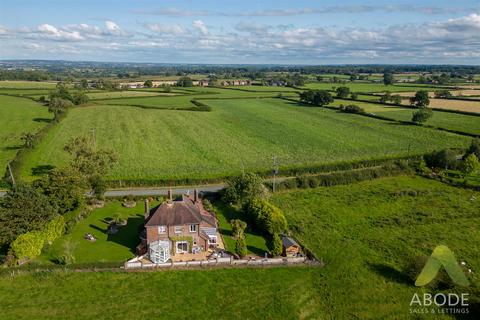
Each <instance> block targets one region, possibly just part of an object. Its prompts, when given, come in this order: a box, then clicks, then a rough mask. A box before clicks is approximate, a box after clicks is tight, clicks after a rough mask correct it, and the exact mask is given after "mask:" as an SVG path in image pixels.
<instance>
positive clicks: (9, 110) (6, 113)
mask: <svg viewBox="0 0 480 320" xmlns="http://www.w3.org/2000/svg"><path fill="white" fill-rule="evenodd" d="M50 119H52V116H51V114H49V112H48V110H47V108H46V107H43V106H41V105H39V104H38V103H36V102H34V101H32V100H29V99H24V98H17V97H9V96H2V95H0V149H1V152H0V171H1V174H2V175H3V173H4V170H5V168H6V166H7V163H8V162H9V161H10V160H12V159H13V157H14V156H15V154H16V153H17V151H18V149H19V148H21V147H22V146H23V142H22V141H21V140H20V137H21V136H22V134H23V133H27V132H31V133H34V132H37V131H38V130H39V129H41V128H42V127H44V126H45V125H46V123H47V122H48V121H50Z"/></svg>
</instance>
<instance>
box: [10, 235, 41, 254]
mask: <svg viewBox="0 0 480 320" xmlns="http://www.w3.org/2000/svg"><path fill="white" fill-rule="evenodd" d="M44 243H45V236H44V235H43V234H42V233H41V232H39V231H30V232H27V233H24V234H22V235H20V236H18V238H17V239H15V241H13V242H12V244H11V249H12V251H13V253H14V255H15V257H16V258H17V259H24V258H30V259H31V258H35V257H36V256H38V255H40V253H41V252H42V248H43V245H44Z"/></svg>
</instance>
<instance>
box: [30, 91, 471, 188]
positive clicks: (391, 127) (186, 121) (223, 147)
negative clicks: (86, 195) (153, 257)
mask: <svg viewBox="0 0 480 320" xmlns="http://www.w3.org/2000/svg"><path fill="white" fill-rule="evenodd" d="M218 90H223V89H218ZM228 91H234V90H228ZM204 96H207V95H204ZM189 98H190V97H184V96H182V97H168V98H159V97H155V98H138V99H137V98H135V99H130V100H142V99H145V100H148V99H156V100H160V99H165V100H170V101H169V102H168V103H170V105H169V106H174V107H175V106H178V104H177V103H178V102H179V101H181V102H180V106H181V105H182V103H185V104H186V103H190V102H189V100H188V99H189ZM174 99H180V100H179V101H177V102H175V100H174ZM125 100H128V99H125ZM114 101H115V102H116V101H117V100H110V101H109V103H114ZM118 101H124V100H123V99H121V100H118ZM201 101H202V102H203V103H206V104H208V105H209V106H211V108H212V111H210V112H195V111H179V110H158V109H155V108H153V109H150V108H142V107H134V106H128V105H93V106H88V107H77V108H73V109H71V110H70V111H69V113H68V115H67V117H66V118H65V119H64V120H62V121H61V122H60V123H59V124H57V125H55V126H54V127H53V128H52V129H51V130H50V131H49V132H48V134H47V135H46V136H45V137H44V138H43V139H42V141H41V142H40V143H39V145H38V146H37V147H36V148H35V149H34V150H33V151H32V152H30V153H29V154H28V155H26V157H25V163H24V165H23V167H22V170H21V171H22V176H23V177H24V178H27V179H31V178H33V177H32V169H35V168H36V167H37V166H44V165H54V166H62V165H65V164H66V163H67V161H68V158H67V155H66V154H65V152H64V151H63V146H64V145H65V144H66V143H67V142H68V141H69V140H70V139H71V138H73V137H76V136H78V135H82V134H91V129H92V128H95V133H96V140H97V145H98V146H99V147H100V148H111V149H113V150H115V151H116V152H117V153H118V156H119V163H118V164H117V165H116V167H115V168H114V169H113V171H112V172H111V173H110V175H109V176H108V179H111V180H158V179H165V180H182V179H187V178H188V179H211V178H219V177H224V176H229V175H234V174H239V173H241V172H242V168H244V169H245V170H265V171H268V170H269V169H270V168H271V161H272V155H274V154H275V155H276V156H277V157H278V159H279V161H280V173H281V171H282V169H284V168H289V167H309V166H313V165H319V164H325V163H335V162H339V161H355V160H363V159H370V158H383V157H389V156H391V157H394V156H399V155H407V153H408V152H409V151H410V153H411V154H419V153H425V152H428V151H432V150H434V149H441V148H445V147H465V146H467V145H468V144H469V142H470V138H467V137H463V136H460V135H456V134H450V133H447V132H441V131H438V130H433V129H428V128H422V127H418V126H405V125H400V124H396V123H391V122H388V121H383V120H377V119H372V118H367V117H362V116H359V115H354V114H345V113H340V112H337V111H335V110H329V109H325V108H315V107H305V106H301V105H298V104H297V103H295V102H291V101H285V100H281V99H269V98H263V99H260V98H259V99H212V100H201ZM166 105H167V104H166Z"/></svg>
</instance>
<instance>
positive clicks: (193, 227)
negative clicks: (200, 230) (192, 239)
mask: <svg viewBox="0 0 480 320" xmlns="http://www.w3.org/2000/svg"><path fill="white" fill-rule="evenodd" d="M190 232H197V225H196V224H191V225H190Z"/></svg>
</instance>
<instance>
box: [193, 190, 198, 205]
mask: <svg viewBox="0 0 480 320" xmlns="http://www.w3.org/2000/svg"><path fill="white" fill-rule="evenodd" d="M197 200H198V190H197V189H194V190H193V202H197Z"/></svg>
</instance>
